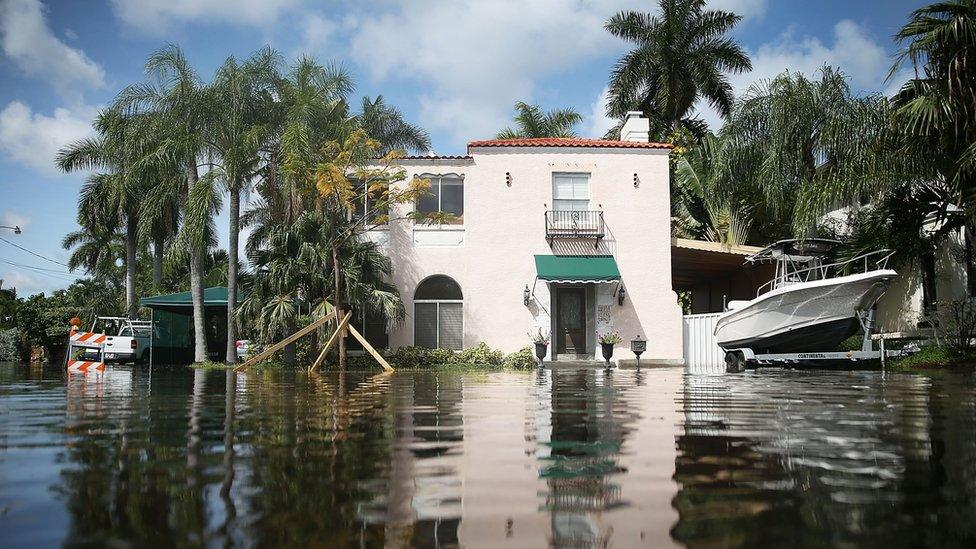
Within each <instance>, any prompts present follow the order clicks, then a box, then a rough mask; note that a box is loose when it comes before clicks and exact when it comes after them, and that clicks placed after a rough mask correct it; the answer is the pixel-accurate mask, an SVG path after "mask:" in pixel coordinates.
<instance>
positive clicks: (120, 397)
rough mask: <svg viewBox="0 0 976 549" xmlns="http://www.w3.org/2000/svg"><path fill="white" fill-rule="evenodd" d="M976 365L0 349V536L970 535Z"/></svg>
mask: <svg viewBox="0 0 976 549" xmlns="http://www.w3.org/2000/svg"><path fill="white" fill-rule="evenodd" d="M973 388H974V383H973V379H972V376H967V375H944V376H922V375H905V374H887V375H883V374H881V373H880V372H861V373H848V372H795V371H784V370H761V371H759V372H758V373H749V374H745V375H724V374H723V375H709V374H691V373H685V372H684V371H683V370H681V369H680V368H677V369H676V368H661V369H649V370H645V371H642V372H640V373H638V372H634V371H616V372H613V373H611V374H607V373H604V372H603V371H602V370H552V371H542V372H525V373H515V372H492V373H481V372H410V373H407V372H404V373H397V374H394V375H377V374H375V373H348V374H345V375H339V374H335V373H333V374H324V375H320V376H311V377H310V376H308V375H306V374H304V373H299V372H291V371H283V372H263V373H252V374H246V375H238V374H234V373H233V372H224V371H203V370H197V371H193V370H188V369H185V368H166V367H162V368H160V367H157V368H155V369H153V371H152V372H150V371H149V370H148V369H146V368H143V367H131V368H130V367H112V368H110V369H109V370H108V371H107V372H106V373H105V375H103V376H101V377H98V378H92V377H89V378H85V377H75V376H72V377H67V376H66V375H65V374H64V372H63V371H62V370H61V369H60V368H58V367H40V366H28V365H23V364H2V365H0V539H2V540H4V541H3V545H4V546H27V545H35V546H36V545H39V544H40V545H51V544H57V543H64V542H71V543H80V544H93V545H103V544H108V543H119V544H134V545H145V544H159V543H162V542H166V543H167V544H173V543H179V544H206V545H225V544H235V545H245V546H249V545H279V544H308V543H312V542H316V543H319V544H322V545H328V546H339V545H351V544H358V545H365V546H377V545H390V546H398V545H414V546H456V545H466V546H478V545H481V546H493V547H494V546H501V545H506V544H510V545H513V546H516V545H517V546H546V545H555V546H565V547H580V546H607V545H614V546H623V547H626V546H635V545H645V546H650V547H660V546H663V545H668V544H678V545H681V544H686V545H691V546H705V545H709V546H711V545H723V546H727V545H748V546H755V545H778V546H782V545H785V544H789V543H793V544H797V545H801V546H823V545H851V546H858V545H860V546H863V545H874V544H881V543H885V544H887V545H891V546H919V545H942V546H952V545H968V544H969V542H972V541H973V540H974V536H976V521H973V520H972V517H973V516H976V509H974V505H976V504H974V502H976V435H974V430H973V425H974V424H976V423H974V420H976V395H974V389H973Z"/></svg>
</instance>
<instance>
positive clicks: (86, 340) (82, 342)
mask: <svg viewBox="0 0 976 549" xmlns="http://www.w3.org/2000/svg"><path fill="white" fill-rule="evenodd" d="M71 343H74V344H76V345H78V346H84V347H101V346H103V345H105V334H96V333H95V332H73V333H72V334H71Z"/></svg>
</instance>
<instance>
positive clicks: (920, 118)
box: [889, 0, 976, 226]
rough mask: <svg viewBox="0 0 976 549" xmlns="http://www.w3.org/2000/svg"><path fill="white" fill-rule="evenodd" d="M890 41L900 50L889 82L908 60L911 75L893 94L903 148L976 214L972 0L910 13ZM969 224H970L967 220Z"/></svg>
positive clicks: (975, 1) (975, 3)
mask: <svg viewBox="0 0 976 549" xmlns="http://www.w3.org/2000/svg"><path fill="white" fill-rule="evenodd" d="M895 39H896V40H897V41H898V42H899V43H900V44H903V45H904V47H903V48H902V50H901V51H900V52H899V54H898V57H897V59H896V61H895V63H894V65H893V66H892V68H891V72H890V73H889V78H890V77H891V76H892V75H894V74H895V73H896V72H897V71H898V70H899V69H900V68H901V67H902V65H903V64H904V63H905V62H906V61H907V62H908V63H909V64H910V65H911V67H912V68H913V69H914V77H913V78H911V79H910V80H909V81H908V82H906V83H905V85H904V86H902V88H901V90H900V91H899V92H898V93H897V94H896V95H895V97H894V99H893V103H894V105H895V117H896V122H897V123H898V126H899V127H900V128H901V129H902V131H903V132H904V133H905V137H906V139H905V142H904V147H905V149H907V150H910V151H911V153H910V154H912V155H913V156H918V157H921V158H924V159H925V160H927V163H928V167H929V171H930V172H931V173H932V174H933V175H935V176H937V177H939V178H940V179H942V180H943V181H945V182H946V183H947V184H948V185H949V186H950V188H951V189H952V190H953V192H954V196H953V197H952V200H953V201H954V203H955V204H957V205H959V206H962V207H963V208H964V209H965V210H966V212H967V214H968V217H969V218H970V220H972V219H973V216H974V215H976V200H974V199H976V0H949V1H945V2H939V3H936V4H932V5H930V6H927V7H924V8H920V9H918V10H915V11H914V12H912V14H911V16H910V17H909V20H908V23H906V24H905V26H904V27H902V28H901V30H900V31H899V32H898V34H897V35H896V36H895ZM969 225H970V226H971V225H972V221H970V223H969Z"/></svg>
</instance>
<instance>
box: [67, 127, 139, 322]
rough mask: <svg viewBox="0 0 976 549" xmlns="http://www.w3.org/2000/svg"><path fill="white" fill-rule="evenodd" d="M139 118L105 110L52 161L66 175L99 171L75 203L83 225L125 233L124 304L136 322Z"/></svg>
mask: <svg viewBox="0 0 976 549" xmlns="http://www.w3.org/2000/svg"><path fill="white" fill-rule="evenodd" d="M141 122H144V120H141V119H140V118H139V117H137V116H131V115H124V114H123V113H122V112H120V111H119V110H115V109H109V110H105V111H102V112H101V113H99V115H98V117H97V118H96V119H95V122H94V128H95V132H96V136H95V137H92V138H86V139H82V140H79V141H75V142H74V143H71V144H70V145H68V146H66V147H64V148H63V149H61V150H60V151H58V155H57V158H56V162H57V165H58V167H59V168H60V169H61V170H62V171H64V172H73V171H77V170H83V169H98V170H103V171H100V172H98V173H95V174H93V175H91V176H89V177H88V178H87V180H86V182H85V184H84V186H83V187H82V189H81V195H80V197H79V199H78V211H79V218H80V220H81V224H82V226H85V227H95V226H102V227H104V228H105V229H106V230H107V231H109V232H112V231H114V230H116V229H118V228H124V231H125V302H126V308H127V314H128V315H129V317H130V318H136V315H137V313H138V309H139V303H138V300H137V298H136V252H137V247H138V234H139V200H140V198H141V196H142V195H143V192H144V191H145V189H147V188H148V185H149V184H150V182H149V181H148V177H147V174H148V172H147V171H146V170H145V166H144V165H143V164H141V163H140V162H138V159H139V158H140V156H141V154H142V148H143V146H144V144H145V143H144V141H145V137H146V129H145V127H144V126H145V124H142V125H141V126H140V123H141Z"/></svg>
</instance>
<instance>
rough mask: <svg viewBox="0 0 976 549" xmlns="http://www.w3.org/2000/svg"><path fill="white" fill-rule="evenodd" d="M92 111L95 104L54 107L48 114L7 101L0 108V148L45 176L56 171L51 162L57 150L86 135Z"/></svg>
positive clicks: (88, 130)
mask: <svg viewBox="0 0 976 549" xmlns="http://www.w3.org/2000/svg"><path fill="white" fill-rule="evenodd" d="M95 113H96V108H95V107H79V108H78V109H77V110H69V109H65V108H58V109H55V110H54V114H53V115H52V116H48V115H45V114H41V113H35V112H33V111H31V108H30V107H28V106H27V105H25V104H24V103H22V102H20V101H11V102H10V103H8V104H7V106H6V107H4V108H3V110H2V111H0V151H2V152H3V154H4V155H5V156H6V157H8V158H10V159H11V160H14V161H17V162H21V163H23V164H26V165H28V166H31V167H32V168H34V169H36V170H37V171H39V172H41V173H43V174H45V175H56V174H58V173H60V172H58V170H57V168H56V167H55V165H54V157H55V155H56V154H57V152H58V149H60V148H61V147H63V146H65V145H67V144H68V143H71V142H72V141H75V140H77V139H81V138H83V137H86V136H88V135H90V134H91V133H92V128H91V121H92V119H93V117H94V116H95Z"/></svg>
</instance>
